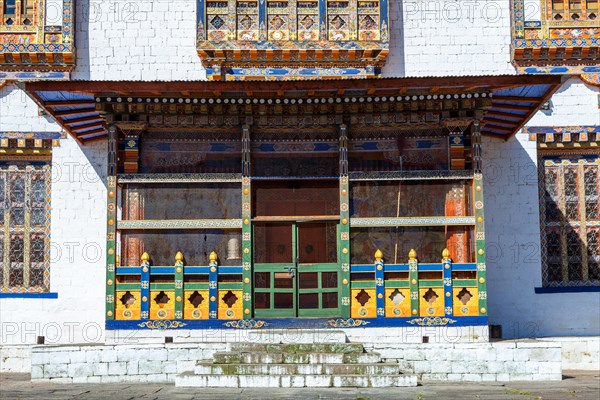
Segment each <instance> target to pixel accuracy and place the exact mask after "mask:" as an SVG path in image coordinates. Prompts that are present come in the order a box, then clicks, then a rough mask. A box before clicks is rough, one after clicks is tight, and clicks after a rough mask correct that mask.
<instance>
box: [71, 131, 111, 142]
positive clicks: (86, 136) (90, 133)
mask: <svg viewBox="0 0 600 400" xmlns="http://www.w3.org/2000/svg"><path fill="white" fill-rule="evenodd" d="M103 132H106V129H96V130H95V131H89V132H86V133H84V134H82V135H77V137H78V138H79V139H81V140H86V139H87V138H89V137H90V136H96V135H98V134H100V133H103Z"/></svg>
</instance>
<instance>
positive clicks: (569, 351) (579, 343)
mask: <svg viewBox="0 0 600 400" xmlns="http://www.w3.org/2000/svg"><path fill="white" fill-rule="evenodd" d="M543 340H544V341H551V342H555V343H560V344H561V345H562V367H563V370H587V371H600V337H598V336H595V337H554V338H544V339H543Z"/></svg>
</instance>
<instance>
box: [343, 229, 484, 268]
mask: <svg viewBox="0 0 600 400" xmlns="http://www.w3.org/2000/svg"><path fill="white" fill-rule="evenodd" d="M450 228H452V229H455V230H456V231H457V232H460V233H461V234H463V235H464V236H465V238H466V239H468V240H464V241H462V242H460V243H461V248H460V249H456V251H455V254H453V257H454V258H455V260H457V262H472V260H473V258H474V252H475V250H474V248H473V240H472V236H473V229H472V227H444V226H435V227H433V226H430V227H426V226H424V227H406V226H405V227H402V226H400V227H386V228H383V227H379V228H376V227H374V228H352V229H351V231H350V241H351V243H352V246H351V247H350V250H351V262H352V264H371V263H372V262H373V254H375V252H376V251H377V250H378V249H379V250H381V251H382V252H383V254H386V260H387V262H388V263H393V264H397V263H399V262H403V260H404V259H405V258H406V257H405V255H406V254H408V252H409V251H410V250H411V249H413V248H414V249H415V250H416V251H417V252H418V254H419V261H420V262H424V263H432V262H439V260H440V254H442V250H443V249H444V248H446V247H448V241H449V240H448V238H447V232H448V229H450Z"/></svg>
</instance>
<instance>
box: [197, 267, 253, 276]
mask: <svg viewBox="0 0 600 400" xmlns="http://www.w3.org/2000/svg"><path fill="white" fill-rule="evenodd" d="M186 272H187V269H186ZM241 273H242V267H241V266H239V267H219V275H223V274H241Z"/></svg>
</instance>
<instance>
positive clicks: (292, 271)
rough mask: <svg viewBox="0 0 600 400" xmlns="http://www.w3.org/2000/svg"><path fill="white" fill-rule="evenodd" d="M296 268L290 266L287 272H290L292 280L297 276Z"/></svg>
mask: <svg viewBox="0 0 600 400" xmlns="http://www.w3.org/2000/svg"><path fill="white" fill-rule="evenodd" d="M296 269H297V268H296V266H295V265H288V267H287V270H288V274H290V277H291V278H294V277H295V276H296Z"/></svg>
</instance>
